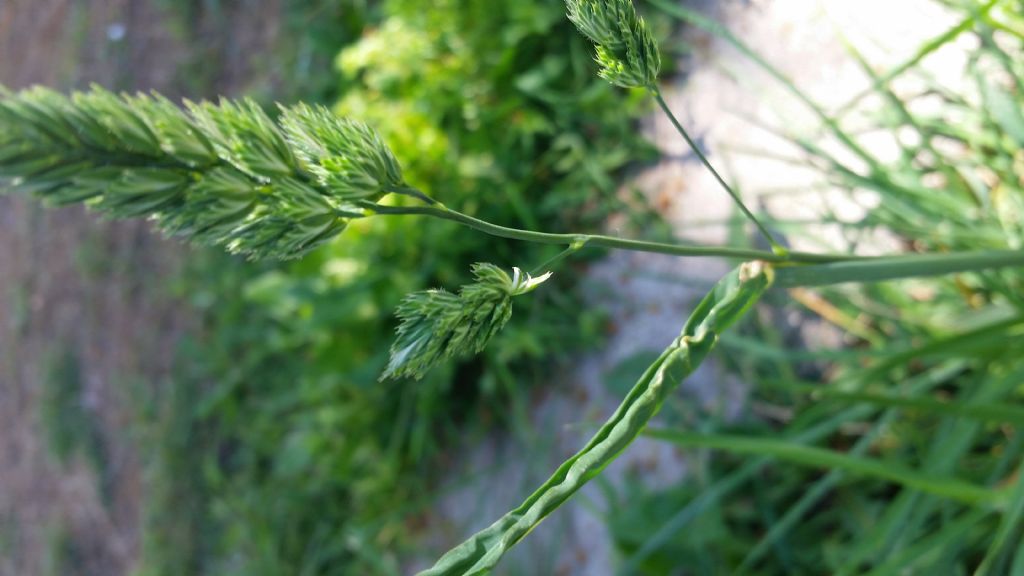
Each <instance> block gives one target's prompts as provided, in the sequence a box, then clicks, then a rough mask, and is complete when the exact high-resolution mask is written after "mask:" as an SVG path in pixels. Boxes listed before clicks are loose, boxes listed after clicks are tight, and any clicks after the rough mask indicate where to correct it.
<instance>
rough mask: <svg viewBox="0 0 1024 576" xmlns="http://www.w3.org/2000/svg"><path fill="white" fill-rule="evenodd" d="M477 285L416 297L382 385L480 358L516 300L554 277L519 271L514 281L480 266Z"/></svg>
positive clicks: (406, 309) (409, 300)
mask: <svg viewBox="0 0 1024 576" xmlns="http://www.w3.org/2000/svg"><path fill="white" fill-rule="evenodd" d="M473 275H474V276H475V277H476V282H474V283H472V284H468V285H466V286H463V287H462V289H461V290H460V291H459V293H458V294H457V295H456V294H452V293H451V292H446V291H444V290H427V291H425V292H415V293H413V294H410V295H408V296H406V297H405V299H404V300H403V301H402V304H401V305H400V306H399V307H398V312H397V315H398V317H399V318H400V319H401V324H400V325H399V327H398V338H397V339H396V340H395V343H394V345H393V346H392V347H391V360H390V362H388V367H387V370H386V371H385V372H384V375H383V376H381V379H386V378H400V377H411V378H416V379H419V378H422V377H423V375H424V374H426V373H427V372H428V371H429V370H430V369H431V368H432V367H434V365H436V364H438V363H439V362H441V361H442V360H446V359H448V358H451V357H452V356H455V355H460V354H478V353H480V351H482V350H483V349H484V347H485V346H487V343H488V342H489V341H490V340H491V338H492V337H493V336H494V335H495V334H497V333H498V332H499V331H501V329H502V328H504V326H505V324H506V323H507V322H508V320H509V318H511V317H512V298H513V297H515V296H520V295H522V294H526V293H527V292H530V291H532V290H534V289H535V288H537V286H539V285H540V284H541V283H543V282H544V281H545V280H547V279H548V278H550V277H551V273H550V272H548V273H547V274H544V275H543V276H539V277H537V278H533V277H531V276H530V275H529V274H526V273H525V272H523V271H522V270H520V269H519V268H514V269H513V273H512V276H511V277H510V276H509V275H508V274H506V273H505V271H504V270H502V269H500V268H498V267H497V266H495V265H493V264H475V265H474V266H473Z"/></svg>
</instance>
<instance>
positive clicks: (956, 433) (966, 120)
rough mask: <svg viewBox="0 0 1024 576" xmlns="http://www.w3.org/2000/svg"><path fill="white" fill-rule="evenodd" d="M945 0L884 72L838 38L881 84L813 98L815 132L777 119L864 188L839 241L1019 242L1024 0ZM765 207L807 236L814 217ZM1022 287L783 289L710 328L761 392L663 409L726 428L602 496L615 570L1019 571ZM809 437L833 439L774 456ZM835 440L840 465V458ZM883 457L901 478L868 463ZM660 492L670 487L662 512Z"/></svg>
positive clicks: (988, 280) (920, 246)
mask: <svg viewBox="0 0 1024 576" xmlns="http://www.w3.org/2000/svg"><path fill="white" fill-rule="evenodd" d="M945 3H946V4H947V5H949V6H950V7H951V8H952V9H954V10H955V12H954V13H955V14H957V17H958V18H959V19H960V24H958V27H956V28H952V29H951V30H952V32H950V33H947V34H943V35H941V36H939V37H937V38H936V39H935V40H933V41H931V42H928V43H925V44H924V45H922V47H921V48H920V49H919V50H918V51H917V52H916V53H914V54H913V55H912V56H911V57H910V58H909V59H908V60H907V61H905V62H904V63H901V65H899V66H896V67H894V68H893V69H892V70H893V72H891V73H888V72H878V71H877V70H876V68H875V67H873V66H871V65H870V64H869V63H867V62H865V61H864V60H863V57H862V56H861V55H860V54H859V53H858V52H857V51H856V49H855V48H854V47H851V48H850V50H851V56H852V57H853V58H854V59H857V60H860V61H861V62H862V63H863V64H864V66H863V68H864V71H865V74H867V75H868V76H869V77H870V78H872V80H873V81H874V87H873V88H872V89H871V90H868V91H865V92H864V94H862V95H861V96H860V97H857V98H855V99H854V100H851V102H850V103H849V104H848V105H846V106H844V107H842V108H840V109H837V110H834V111H830V112H827V113H823V116H822V120H823V122H822V126H821V131H820V133H818V134H812V135H807V134H799V135H796V134H789V135H788V136H790V137H791V138H792V141H793V142H794V143H796V144H797V145H798V146H800V147H801V149H802V150H803V152H804V153H805V155H806V160H807V164H808V165H809V166H810V167H813V168H815V169H817V170H819V171H820V173H821V174H822V175H823V176H824V177H825V178H826V179H827V180H828V181H829V182H830V183H831V184H833V185H835V186H836V187H837V188H839V189H840V190H843V191H845V192H847V193H848V194H849V198H850V200H851V201H853V202H860V201H862V200H863V199H864V198H865V197H868V198H871V200H870V201H869V202H867V203H865V204H864V208H865V212H864V216H863V217H862V218H858V219H857V220H855V221H850V220H849V219H848V217H847V218H843V217H841V216H839V215H835V214H828V215H826V217H825V218H824V222H825V223H826V224H827V225H830V226H837V227H840V228H841V229H842V231H843V232H844V234H845V237H846V238H847V239H848V240H849V242H850V244H851V246H854V247H856V246H858V245H860V244H862V243H871V242H872V241H873V239H877V237H878V236H877V235H878V234H881V235H883V237H890V238H895V240H896V241H897V242H898V243H899V244H900V245H902V246H903V247H904V249H905V250H906V251H908V252H911V253H914V252H918V253H925V252H933V253H934V252H939V253H942V252H960V251H969V250H984V249H1015V250H1019V249H1020V248H1021V246H1022V236H1021V223H1022V222H1024V181H1022V180H1021V173H1022V170H1021V168H1022V166H1024V164H1022V162H1024V137H1022V133H1021V132H1020V127H1021V126H1022V125H1024V124H1022V122H1021V119H1022V112H1021V111H1022V110H1024V66H1022V63H1024V43H1022V39H1024V35H1022V32H1024V8H1022V6H1021V5H1020V3H1019V2H1011V1H999V0H996V1H994V2H979V1H975V0H964V1H950V2H945ZM666 10H667V9H666ZM673 10H674V11H675V13H676V14H677V15H681V17H683V18H684V19H686V20H687V21H689V22H691V23H697V25H701V24H700V21H699V20H698V19H697V18H696V17H693V18H691V17H690V16H689V15H688V14H687V13H686V12H684V11H681V10H676V9H673ZM986 10H987V11H986ZM708 27H709V28H710V27H711V26H710V25H708ZM715 32H716V33H719V34H727V33H726V32H723V31H722V30H721V29H718V30H716V31H715ZM732 41H733V42H734V43H739V42H740V41H739V40H738V39H735V38H733V39H732ZM954 42H956V43H958V45H960V46H965V45H966V46H973V47H974V48H972V49H970V50H969V52H968V53H967V56H968V57H967V58H966V59H965V62H964V66H963V69H962V76H961V78H962V80H963V82H962V83H954V84H952V85H951V84H948V83H945V84H944V83H942V82H940V81H939V80H937V79H936V78H935V77H934V76H933V75H931V74H930V73H929V72H928V67H927V66H926V64H928V62H927V59H928V58H929V57H930V56H931V55H932V54H933V53H935V52H937V51H939V50H941V49H942V48H943V47H945V46H947V45H949V44H951V43H954ZM754 58H755V60H756V59H757V57H756V55H755V56H754ZM761 62H763V61H761ZM762 65H764V66H766V67H767V66H770V64H767V63H764V64H762ZM952 76H953V75H951V77H952ZM783 80H784V78H783ZM793 90H794V91H795V92H796V93H799V89H798V88H797V87H793ZM803 97H804V98H806V96H803ZM806 101H807V102H810V100H809V99H808V100H806ZM851 126H856V127H857V128H851ZM779 133H780V134H785V133H786V130H785V129H779ZM867 133H870V134H871V135H872V137H873V138H876V139H875V140H873V141H874V142H880V141H884V142H886V143H893V144H895V146H894V147H893V148H894V149H895V150H896V153H895V154H884V153H883V152H882V151H881V150H880V149H875V148H873V147H871V146H866V145H862V144H860V142H861V141H860V140H859V139H858V137H857V134H867ZM801 193H806V191H802V192H801ZM777 224H778V225H779V226H781V227H783V228H784V229H785V230H787V231H788V232H789V233H791V234H793V235H801V236H806V237H808V238H810V239H813V238H814V237H815V235H816V234H818V230H820V228H816V227H805V226H801V225H799V224H794V223H789V222H785V221H780V222H778V223H777ZM1022 294H1024V273H1022V271H1021V270H1020V269H1013V268H1007V269H1005V270H1000V271H993V272H985V273H968V274H960V275H956V276H950V277H944V278H936V279H930V280H916V281H901V282H891V283H881V284H868V285H858V286H844V287H838V288H829V289H823V290H821V291H816V292H815V293H809V292H807V291H796V292H794V293H792V294H791V296H794V297H795V300H796V301H797V302H798V303H799V304H794V303H792V302H791V301H790V303H789V304H788V308H789V309H788V310H778V311H776V312H774V313H772V314H767V313H766V314H764V315H762V316H761V318H760V321H759V322H758V323H757V324H756V326H754V327H752V328H751V329H750V330H749V331H747V332H745V333H743V334H739V335H735V334H733V335H728V336H725V337H723V347H724V348H725V349H726V350H727V351H728V352H729V353H728V354H727V355H724V359H725V361H726V363H727V364H728V365H729V366H730V368H731V369H732V370H734V371H736V372H738V373H739V374H740V375H742V376H743V378H744V379H745V380H746V381H748V382H753V383H756V388H755V390H754V397H753V398H752V402H751V404H750V406H751V407H752V408H753V410H752V411H751V412H750V413H748V414H747V415H746V416H745V417H744V418H743V419H741V420H740V421H738V422H722V421H716V420H714V419H700V420H696V419H694V418H693V417H689V418H687V417H685V416H679V415H677V416H676V418H675V420H674V421H673V422H672V424H671V426H672V427H673V428H674V429H677V430H680V431H683V430H686V431H692V430H694V429H700V430H701V431H702V432H704V433H705V435H704V436H702V437H700V438H701V439H702V440H704V441H708V440H709V439H710V440H715V441H717V442H718V443H719V444H722V445H724V446H723V447H719V448H718V449H717V450H716V451H714V452H710V453H706V454H704V455H703V456H702V457H698V458H695V462H696V465H695V466H694V468H695V470H694V471H693V474H692V475H691V477H690V479H689V480H688V481H687V482H686V483H685V484H684V485H682V486H675V487H671V488H669V489H667V490H664V491H655V492H650V491H647V492H645V491H644V489H643V487H642V485H640V484H639V483H634V484H631V485H630V486H629V487H627V488H626V489H624V490H623V492H624V493H628V497H615V496H613V497H611V498H610V499H609V500H610V501H609V505H610V506H609V513H608V515H609V518H610V526H611V528H612V531H613V534H614V536H615V538H616V542H617V544H618V546H619V549H620V551H621V552H622V553H623V559H624V563H623V565H622V566H621V567H620V569H621V570H623V571H624V573H642V574H651V575H655V574H657V575H659V576H660V575H664V574H719V573H723V574H757V575H781V574H786V575H791V574H845V575H852V574H977V575H992V576H995V575H1000V576H1001V575H1004V574H1018V573H1022V572H1021V571H1022V570H1024V548H1022V543H1024V540H1022V535H1024V534H1022V529H1021V526H1024V524H1022V518H1024V516H1022V515H1024V480H1022V476H1021V462H1022V457H1024V442H1022V439H1021V435H1020V428H1019V427H1020V425H1021V424H1022V418H1021V412H1020V406H1021V402H1022V400H1024V396H1022V394H1024V390H1022V388H1021V382H1022V379H1024V355H1022V354H1021V350H1022V349H1024V328H1022V326H1024V298H1022V297H1021V295H1022ZM780 300H786V301H789V300H790V299H789V298H786V299H781V298H780ZM780 305H781V302H780ZM787 315H788V316H796V317H802V318H803V320H804V321H805V322H806V321H808V320H810V319H811V318H814V317H818V316H819V315H820V319H821V320H822V321H824V322H825V323H828V324H833V325H834V327H835V329H836V331H837V333H839V334H840V335H841V336H842V340H843V342H844V343H845V344H846V345H847V346H848V347H849V348H851V350H829V349H821V348H819V347H817V346H815V343H814V342H813V341H811V342H808V341H806V340H805V338H806V336H803V337H802V335H801V334H800V329H799V327H791V328H789V329H783V328H781V327H782V326H784V325H785V322H784V320H783V319H784V318H785V317H786V316H787ZM803 346H809V347H810V348H812V349H810V350H808V349H801V348H802V347H803ZM737 437H740V438H749V439H751V440H754V439H756V440H757V441H758V442H764V441H765V439H772V440H778V441H780V442H779V443H776V444H772V445H773V446H776V447H778V448H779V449H778V451H777V453H770V452H769V451H768V450H766V451H764V452H763V453H761V454H760V456H759V457H751V456H749V455H744V454H747V452H746V451H744V449H743V447H742V446H741V445H740V442H738V441H737V442H733V446H732V447H731V448H730V447H729V446H728V445H729V443H730V439H735V438H737ZM695 444H696V443H695ZM803 446H807V447H813V448H815V449H818V450H825V451H827V452H820V451H819V452H813V451H808V452H807V454H811V455H810V456H806V457H801V460H800V461H799V462H794V461H792V460H787V458H792V457H793V455H794V453H796V452H797V450H796V448H797V447H803ZM837 458H843V459H845V460H844V462H846V463H847V464H852V465H850V466H848V467H846V468H843V467H840V466H837V465H836V461H837ZM878 470H884V471H887V472H890V473H894V476H889V477H884V478H880V477H879V475H878V474H876V473H874V472H877V471H878ZM896 471H900V473H896ZM902 471H911V472H912V473H914V474H917V475H919V476H920V477H924V478H927V479H929V480H932V481H941V482H945V481H950V482H962V483H963V482H967V483H970V484H973V485H974V486H976V487H980V488H981V489H982V490H985V491H987V492H988V494H990V495H991V497H992V498H993V499H994V503H973V504H971V503H965V502H961V501H957V500H956V499H954V498H946V497H941V496H937V495H934V494H929V493H926V492H922V491H920V490H919V489H915V487H914V486H913V485H912V484H913V482H908V481H907V478H898V477H895V476H901V475H902ZM637 494H640V495H641V497H640V499H639V501H637V499H636V495H637ZM666 502H667V503H675V504H676V505H675V506H667V507H668V508H671V511H666V510H665V508H666V505H665V503H666ZM659 503H660V504H659Z"/></svg>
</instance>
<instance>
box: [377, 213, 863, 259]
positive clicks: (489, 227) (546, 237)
mask: <svg viewBox="0 0 1024 576" xmlns="http://www.w3.org/2000/svg"><path fill="white" fill-rule="evenodd" d="M363 207H364V208H366V209H367V210H370V211H371V212H372V213H375V214H385V215H415V214H418V215H423V216H432V217H434V218H441V219H444V220H451V221H453V222H458V223H459V224H462V225H464V226H468V227H470V228H473V229H475V230H479V231H481V232H484V233H487V234H490V235H492V236H499V237H501V238H511V239H513V240H525V241H527V242H538V243H541V244H558V245H564V246H572V245H574V244H577V243H582V244H583V245H584V246H586V247H593V248H615V249H620V250H632V251H635V252H655V253H658V254H671V255H673V256H718V257H722V258H738V259H741V260H763V261H765V262H778V263H786V262H792V263H803V264H814V263H817V264H821V263H828V262H841V261H846V260H857V259H858V257H857V256H845V255H836V254H808V253H804V252H791V253H789V254H786V255H780V254H775V253H772V252H767V251H764V250H749V249H745V248H728V247H717V246H692V245H682V244H665V243H661V242H648V241H645V240H629V239H626V238H616V237H614V236H601V235H593V234H550V233H547V232H534V231H532V230H520V229H518V228H506V227H505V226H498V225H497V224H491V223H490V222H485V221H484V220H480V219H478V218H474V217H472V216H469V215H467V214H463V213H461V212H456V211H455V210H451V209H449V208H446V207H445V206H444V205H442V204H435V205H433V206H381V205H379V204H364V205H363Z"/></svg>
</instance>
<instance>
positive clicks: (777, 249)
mask: <svg viewBox="0 0 1024 576" xmlns="http://www.w3.org/2000/svg"><path fill="white" fill-rule="evenodd" d="M650 91H651V94H652V95H653V96H654V99H655V100H657V101H658V106H661V109H662V111H664V112H665V115H666V116H668V119H669V120H670V121H671V122H672V125H673V126H675V128H676V132H679V135H680V136H682V137H683V140H686V143H687V144H688V145H689V146H690V149H691V150H693V153H694V154H696V155H697V158H699V159H700V161H701V163H702V164H704V167H705V168H707V169H708V171H709V172H711V175H712V176H714V177H715V180H717V181H718V183H719V184H721V186H722V188H724V189H725V191H726V192H728V193H729V196H732V199H733V200H734V201H735V202H736V205H737V206H739V208H740V210H741V211H743V214H744V215H745V216H746V217H747V219H749V220H750V221H751V222H753V223H754V226H757V229H758V230H760V231H761V234H763V235H764V237H765V238H766V239H767V240H768V243H769V244H771V247H772V252H774V253H775V254H778V255H780V256H785V255H786V253H787V252H788V251H787V250H786V249H785V248H783V247H782V246H781V245H780V244H779V243H778V242H776V241H775V238H773V237H772V235H771V233H770V232H768V229H767V228H766V227H765V226H764V224H762V223H761V221H760V220H758V219H757V217H756V216H754V213H753V212H751V211H750V209H749V208H747V206H746V204H744V203H743V200H742V199H741V198H740V195H739V194H737V193H736V192H735V191H734V190H733V189H732V187H731V186H729V185H728V184H727V183H726V182H725V179H724V178H722V176H721V175H720V174H719V173H718V170H715V167H714V166H712V165H711V161H710V160H708V158H707V156H705V155H704V153H703V152H701V150H700V147H699V146H697V143H696V142H694V141H693V139H692V138H690V135H689V134H688V133H687V132H686V129H685V128H683V125H682V124H681V123H680V122H679V120H678V119H677V118H676V116H675V114H673V113H672V110H671V109H670V108H669V107H668V104H667V103H666V102H665V99H664V98H662V96H661V90H659V89H658V88H657V87H656V86H655V87H651V88H650Z"/></svg>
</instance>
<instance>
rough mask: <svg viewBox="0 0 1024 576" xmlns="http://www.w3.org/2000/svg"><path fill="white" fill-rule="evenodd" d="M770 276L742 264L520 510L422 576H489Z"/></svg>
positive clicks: (606, 459) (637, 425) (605, 459)
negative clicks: (618, 403)
mask: <svg viewBox="0 0 1024 576" xmlns="http://www.w3.org/2000/svg"><path fill="white" fill-rule="evenodd" d="M771 277H772V270H771V269H770V268H766V267H764V266H762V265H760V264H756V263H755V264H744V265H742V266H740V267H739V268H737V269H736V270H734V271H733V272H732V273H730V274H729V275H728V276H726V277H725V278H723V279H722V281H721V282H719V283H718V284H717V285H716V286H715V288H714V289H713V290H712V291H711V293H710V294H708V295H707V296H706V297H705V298H704V300H702V301H701V303H700V304H699V305H698V306H697V308H696V310H694V312H693V315H691V316H690V319H689V320H688V321H687V322H686V325H685V326H684V327H683V330H682V333H681V334H680V336H679V338H678V339H676V341H675V342H673V344H672V345H671V346H669V347H668V348H667V349H666V350H665V351H664V352H663V353H662V355H661V356H660V357H659V358H658V359H657V360H656V361H655V362H654V364H652V365H651V366H650V367H649V368H648V369H647V371H646V372H645V373H644V375H643V376H642V377H641V378H640V381H639V382H637V384H636V385H635V386H634V387H633V389H632V390H631V391H630V392H629V394H628V395H627V396H626V398H625V399H624V400H623V402H622V404H621V405H620V406H619V408H618V409H617V410H616V411H615V413H614V414H613V415H612V417H611V418H610V419H609V420H608V421H607V422H605V424H604V425H603V426H601V428H600V429H599V430H598V431H597V433H596V434H595V435H594V437H593V438H592V439H591V440H590V442H588V443H587V445H586V446H585V447H584V448H583V449H582V450H581V451H580V452H578V453H577V454H576V455H575V456H573V457H571V458H569V459H568V460H566V461H565V462H564V463H563V464H562V465H561V466H560V467H559V468H558V470H556V471H555V473H554V474H553V475H552V476H551V478H550V479H548V481H547V482H545V483H544V484H543V485H542V486H541V487H540V488H539V489H538V490H537V491H536V492H534V493H533V494H532V495H530V497H528V498H527V499H526V500H525V501H524V502H523V503H522V504H521V505H520V506H519V507H517V508H515V509H514V510H512V511H510V512H508V513H507V514H506V515H505V516H503V517H502V518H501V519H499V520H498V521H497V522H495V523H494V524H492V525H491V526H490V527H488V528H485V529H484V530H482V531H480V532H478V533H477V534H475V535H473V536H472V537H470V538H469V540H466V541H465V542H463V543H462V544H460V545H459V546H457V547H455V548H453V549H452V550H451V551H449V552H448V553H447V554H445V555H444V556H443V557H441V559H440V560H438V562H437V564H436V565H435V566H434V567H433V568H431V569H429V570H426V571H424V572H422V573H421V576H455V575H460V576H462V575H465V576H468V575H478V574H486V573H488V572H490V570H491V569H493V568H494V567H495V566H496V565H497V564H498V562H499V561H500V560H501V557H502V556H503V555H504V554H505V553H506V552H508V551H509V550H510V549H511V548H512V547H513V546H515V545H516V543H518V542H519V541H520V540H521V539H522V538H524V537H525V536H526V535H527V534H528V533H529V532H530V531H531V530H533V528H534V527H536V526H537V525H538V524H540V522H541V521H543V520H544V519H545V518H546V517H547V516H548V515H550V514H551V513H552V512H554V511H555V510H556V509H557V508H558V507H559V506H561V505H562V504H564V503H565V502H566V501H567V500H569V498H571V497H572V495H573V494H574V493H575V492H576V491H577V490H579V489H580V488H581V487H582V486H583V485H584V484H586V483H587V482H588V481H590V480H591V479H592V478H594V477H595V476H597V475H598V474H599V473H600V472H601V470H603V469H604V468H605V466H607V465H608V464H610V463H611V462H612V461H613V460H615V458H617V457H618V455H619V454H620V453H622V451H623V450H625V449H626V447H627V446H629V444H630V443H632V442H633V440H635V439H636V438H637V437H638V436H639V435H640V434H641V432H642V431H643V429H644V427H645V426H646V425H647V423H648V422H649V421H650V419H651V418H653V417H654V415H655V414H656V413H657V412H658V410H659V409H660V408H661V405H662V404H663V403H664V401H665V398H666V397H667V396H668V394H669V392H671V391H672V390H674V389H675V387H676V386H678V385H679V383H680V382H682V380H683V379H684V378H686V377H687V376H688V375H689V374H691V373H692V372H693V371H694V370H695V369H696V368H697V367H698V366H699V365H700V364H701V362H702V361H703V360H704V359H705V358H706V357H707V355H708V353H710V352H711V350H712V348H714V346H715V344H716V343H717V340H718V333H719V332H721V331H723V330H725V329H726V328H728V327H729V326H730V325H732V324H733V323H735V322H736V321H737V320H739V319H740V318H741V317H742V316H743V315H744V314H745V313H746V311H747V310H748V309H749V308H750V307H751V306H753V304H754V303H755V302H756V301H757V300H758V299H759V298H760V296H761V294H763V293H764V291H765V290H766V289H767V288H768V286H769V285H770V284H771Z"/></svg>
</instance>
